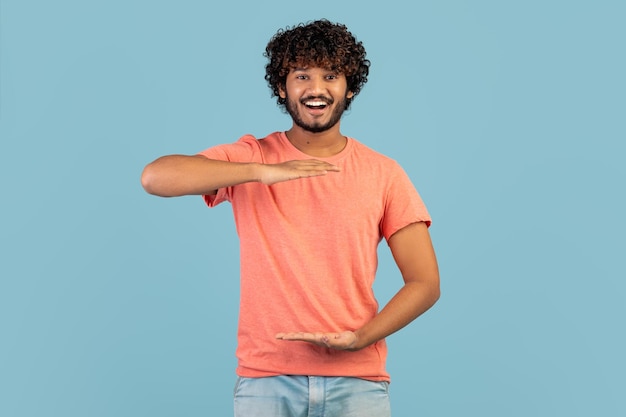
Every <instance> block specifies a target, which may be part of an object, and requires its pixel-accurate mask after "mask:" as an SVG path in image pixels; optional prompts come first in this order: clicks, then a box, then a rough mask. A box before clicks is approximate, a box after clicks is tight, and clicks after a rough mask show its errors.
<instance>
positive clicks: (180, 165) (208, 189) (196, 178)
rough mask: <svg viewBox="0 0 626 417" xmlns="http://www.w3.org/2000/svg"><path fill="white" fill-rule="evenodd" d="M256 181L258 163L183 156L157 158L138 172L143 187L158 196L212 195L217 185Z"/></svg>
mask: <svg viewBox="0 0 626 417" xmlns="http://www.w3.org/2000/svg"><path fill="white" fill-rule="evenodd" d="M257 180H258V164H254V163H235V162H226V161H217V160H212V159H208V158H205V157H203V156H186V155H168V156H164V157H161V158H159V159H157V160H155V161H154V162H152V163H150V164H148V165H147V166H146V167H145V169H144V171H143V173H142V175H141V184H142V186H143V187H144V189H145V190H146V191H147V192H148V193H150V194H154V195H158V196H161V197H177V196H182V195H203V194H214V193H215V192H216V191H217V190H218V189H219V188H224V187H229V186H232V185H237V184H242V183H245V182H250V181H257Z"/></svg>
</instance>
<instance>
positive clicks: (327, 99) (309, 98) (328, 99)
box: [300, 96, 335, 105]
mask: <svg viewBox="0 0 626 417" xmlns="http://www.w3.org/2000/svg"><path fill="white" fill-rule="evenodd" d="M312 100H318V101H323V102H324V103H326V104H327V105H331V104H333V103H334V102H335V100H333V99H332V98H331V97H326V96H307V97H304V98H303V99H301V100H300V104H304V103H306V102H307V101H312Z"/></svg>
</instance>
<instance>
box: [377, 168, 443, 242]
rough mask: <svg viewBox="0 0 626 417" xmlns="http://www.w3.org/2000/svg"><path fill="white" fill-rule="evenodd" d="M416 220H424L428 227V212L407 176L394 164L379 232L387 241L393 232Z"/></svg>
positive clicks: (429, 221) (429, 222) (429, 220)
mask: <svg viewBox="0 0 626 417" xmlns="http://www.w3.org/2000/svg"><path fill="white" fill-rule="evenodd" d="M417 222H425V223H426V225H427V226H429V227H430V224H431V218H430V214H429V213H428V210H427V209H426V205H425V204H424V202H423V201H422V198H421V197H420V195H419V193H418V192H417V190H416V189H415V186H414V185H413V183H412V182H411V179H410V178H409V176H408V175H407V174H406V172H405V171H404V170H403V169H402V168H401V167H400V166H399V165H396V169H395V170H394V174H393V175H392V176H391V179H390V183H389V187H388V191H387V196H386V199H385V208H384V215H383V219H382V221H381V232H382V234H383V236H384V237H385V240H387V241H389V238H390V237H391V235H393V234H394V233H395V232H397V231H398V230H400V229H402V228H403V227H405V226H408V225H409V224H412V223H417Z"/></svg>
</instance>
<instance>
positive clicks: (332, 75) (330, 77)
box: [326, 74, 337, 80]
mask: <svg viewBox="0 0 626 417" xmlns="http://www.w3.org/2000/svg"><path fill="white" fill-rule="evenodd" d="M326 79H327V80H336V79H337V74H328V75H327V76H326Z"/></svg>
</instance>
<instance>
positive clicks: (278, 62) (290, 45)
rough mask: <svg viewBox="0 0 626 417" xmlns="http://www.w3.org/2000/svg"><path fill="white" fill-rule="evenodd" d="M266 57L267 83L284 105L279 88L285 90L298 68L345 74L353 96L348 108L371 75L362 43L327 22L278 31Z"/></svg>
mask: <svg viewBox="0 0 626 417" xmlns="http://www.w3.org/2000/svg"><path fill="white" fill-rule="evenodd" d="M263 55H264V56H265V57H266V58H268V60H269V62H268V63H267V65H266V66H265V80H266V81H267V83H268V84H269V87H270V89H271V90H272V96H276V97H278V99H277V102H278V104H279V105H281V106H284V105H285V101H286V100H285V99H284V98H281V97H280V95H279V88H284V87H285V83H286V80H287V74H289V71H290V70H291V69H293V68H295V67H300V66H302V67H305V66H311V65H313V66H316V67H319V68H324V69H328V70H331V71H335V72H337V73H340V74H343V75H345V77H346V80H347V83H348V91H351V92H352V93H353V96H352V97H351V98H349V99H347V104H346V108H348V107H349V106H350V103H351V101H352V98H354V96H356V95H357V94H358V93H359V91H361V88H363V85H364V84H365V83H366V82H367V76H368V74H369V67H370V61H369V60H368V59H366V58H365V48H364V47H363V43H362V42H360V41H357V39H356V38H355V37H354V36H353V35H352V34H351V33H350V32H349V31H348V29H347V28H346V26H345V25H342V24H340V23H332V22H329V21H328V20H326V19H321V20H316V21H314V22H309V23H306V24H304V23H300V24H298V25H296V26H293V27H291V28H290V27H287V28H285V29H279V30H278V32H276V34H275V35H274V36H273V37H272V39H270V41H269V43H268V44H267V47H266V48H265V53H264V54H263Z"/></svg>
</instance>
